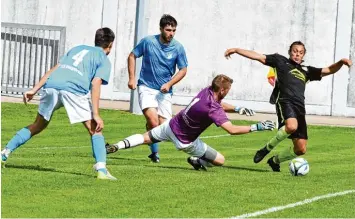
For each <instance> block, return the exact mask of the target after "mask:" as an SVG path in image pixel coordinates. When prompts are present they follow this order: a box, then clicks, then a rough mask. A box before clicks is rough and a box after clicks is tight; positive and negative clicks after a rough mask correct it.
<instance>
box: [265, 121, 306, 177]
mask: <svg viewBox="0 0 355 219" xmlns="http://www.w3.org/2000/svg"><path fill="white" fill-rule="evenodd" d="M297 121H298V128H297V130H296V131H295V132H293V133H292V134H291V136H290V137H291V138H292V142H293V147H287V148H285V150H283V151H281V152H280V153H278V154H277V155H276V156H274V157H272V158H270V159H269V160H268V164H269V165H270V167H271V168H272V169H273V170H274V171H277V172H278V171H280V163H282V162H285V161H288V160H292V159H293V158H296V157H297V156H301V155H303V154H305V153H306V147H307V139H308V134H307V123H306V118H305V116H304V114H303V115H299V116H298V118H297Z"/></svg>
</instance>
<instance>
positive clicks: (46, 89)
mask: <svg viewBox="0 0 355 219" xmlns="http://www.w3.org/2000/svg"><path fill="white" fill-rule="evenodd" d="M114 39H115V34H114V33H113V31H112V30H111V29H110V28H100V29H98V30H97V31H96V35H95V47H92V46H86V45H82V46H76V47H74V48H72V49H71V50H69V52H68V53H67V54H66V55H64V56H63V57H62V58H61V59H60V61H59V64H57V65H56V66H54V67H53V68H52V69H51V70H49V71H48V72H47V73H46V74H45V75H44V76H43V77H42V78H41V80H40V81H39V82H38V83H37V84H36V85H35V86H34V87H33V88H32V90H30V91H27V92H25V93H24V96H23V100H24V103H25V104H27V102H28V101H30V100H31V99H32V98H33V97H34V95H35V94H36V93H37V92H38V91H39V90H40V89H41V88H42V87H43V95H42V97H41V100H40V104H39V107H38V114H37V118H36V120H35V122H34V123H32V124H30V125H29V126H27V127H25V128H22V129H21V130H20V131H18V132H17V133H16V135H15V136H14V137H13V138H12V139H11V140H10V141H9V143H8V144H7V145H6V147H5V149H4V150H3V151H2V152H1V157H2V163H3V164H4V163H5V162H6V160H7V158H8V157H9V155H10V154H11V153H12V152H13V151H14V150H16V149H17V148H18V147H20V146H21V145H23V144H24V143H26V142H27V141H28V140H30V139H31V138H32V137H33V136H34V135H37V134H38V133H40V132H41V131H43V130H44V129H45V128H46V127H47V125H48V124H49V122H50V120H51V117H52V115H53V113H54V111H56V110H57V109H59V108H60V107H62V106H64V107H65V109H66V111H67V114H68V117H69V120H70V123H72V124H73V123H78V122H82V123H83V124H84V126H85V127H86V128H87V130H88V131H89V134H90V135H91V143H92V150H93V156H94V158H95V160H96V164H95V165H94V168H95V170H96V171H97V178H98V179H109V180H115V179H116V178H115V177H113V176H112V175H111V174H110V173H109V172H108V171H107V168H106V150H105V140H104V136H103V135H102V130H103V128H104V122H103V120H102V119H101V117H100V115H99V100H100V92H101V85H102V84H104V85H105V84H107V83H108V81H109V78H110V72H111V63H110V61H109V59H108V58H107V55H108V54H109V53H110V51H111V48H112V44H113V41H114Z"/></svg>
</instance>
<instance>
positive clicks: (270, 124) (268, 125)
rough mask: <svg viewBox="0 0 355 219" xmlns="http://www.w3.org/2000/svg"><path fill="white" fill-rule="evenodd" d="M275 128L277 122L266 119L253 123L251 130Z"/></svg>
mask: <svg viewBox="0 0 355 219" xmlns="http://www.w3.org/2000/svg"><path fill="white" fill-rule="evenodd" d="M274 128H275V123H274V122H273V121H270V120H265V121H261V122H258V123H256V124H253V125H251V126H250V131H251V132H255V131H265V130H273V129H274Z"/></svg>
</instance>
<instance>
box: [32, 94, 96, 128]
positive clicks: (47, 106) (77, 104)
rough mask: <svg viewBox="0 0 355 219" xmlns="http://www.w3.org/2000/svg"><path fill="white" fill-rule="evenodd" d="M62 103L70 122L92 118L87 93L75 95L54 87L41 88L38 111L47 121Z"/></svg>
mask: <svg viewBox="0 0 355 219" xmlns="http://www.w3.org/2000/svg"><path fill="white" fill-rule="evenodd" d="M63 105H64V108H65V110H66V111H67V115H68V117H69V120H70V123H71V124H73V123H78V122H85V121H88V120H91V119H92V108H91V100H90V96H89V94H87V95H77V94H73V93H71V92H68V91H65V90H57V89H54V88H46V89H43V96H42V97H41V99H40V103H39V107H38V113H39V114H40V115H42V116H43V118H44V119H45V120H47V121H49V120H50V119H51V117H52V114H53V112H54V111H56V110H57V109H59V108H60V107H62V106H63Z"/></svg>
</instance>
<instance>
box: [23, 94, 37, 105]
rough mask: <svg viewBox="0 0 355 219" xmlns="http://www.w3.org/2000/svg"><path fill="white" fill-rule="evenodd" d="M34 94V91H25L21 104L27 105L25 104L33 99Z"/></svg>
mask: <svg viewBox="0 0 355 219" xmlns="http://www.w3.org/2000/svg"><path fill="white" fill-rule="evenodd" d="M36 93H37V92H36V91H34V90H30V91H26V92H25V93H24V94H23V102H24V103H25V105H27V103H28V102H30V100H32V99H33V97H34V96H35V95H36Z"/></svg>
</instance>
